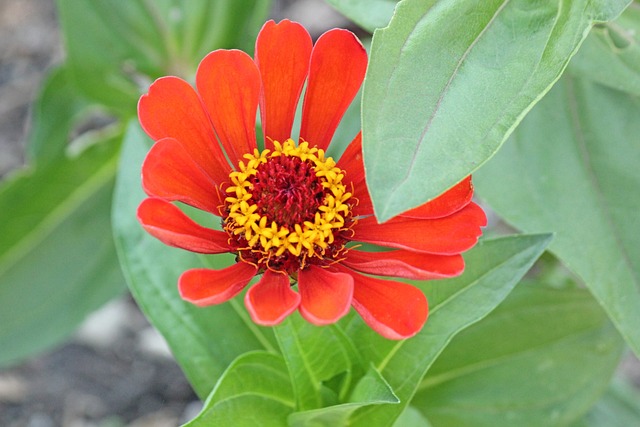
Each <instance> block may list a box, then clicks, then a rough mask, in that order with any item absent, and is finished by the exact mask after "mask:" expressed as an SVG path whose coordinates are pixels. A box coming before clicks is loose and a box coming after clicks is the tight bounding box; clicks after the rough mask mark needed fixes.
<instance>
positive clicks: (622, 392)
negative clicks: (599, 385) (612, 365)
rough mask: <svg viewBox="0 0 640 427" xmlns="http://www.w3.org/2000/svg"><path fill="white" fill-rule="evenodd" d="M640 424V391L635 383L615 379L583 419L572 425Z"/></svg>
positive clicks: (615, 426)
mask: <svg viewBox="0 0 640 427" xmlns="http://www.w3.org/2000/svg"><path fill="white" fill-rule="evenodd" d="M637 425H640V392H639V391H638V389H637V388H636V387H634V386H633V384H631V383H628V382H627V381H625V380H621V379H615V380H614V381H613V382H612V384H611V386H610V387H609V389H608V390H607V392H606V393H605V394H604V396H602V398H601V399H600V400H599V401H598V402H597V403H596V405H595V406H594V407H593V408H592V409H591V411H589V413H588V414H587V415H586V416H585V417H584V419H583V420H581V421H579V422H576V423H575V424H572V427H602V426H606V427H629V426H637Z"/></svg>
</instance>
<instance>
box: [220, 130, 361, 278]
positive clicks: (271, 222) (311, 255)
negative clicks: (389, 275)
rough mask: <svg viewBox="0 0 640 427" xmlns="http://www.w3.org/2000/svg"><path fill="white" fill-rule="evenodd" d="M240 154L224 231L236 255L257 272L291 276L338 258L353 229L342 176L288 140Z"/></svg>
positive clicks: (320, 155)
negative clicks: (235, 249)
mask: <svg viewBox="0 0 640 427" xmlns="http://www.w3.org/2000/svg"><path fill="white" fill-rule="evenodd" d="M274 147H275V148H274V150H273V151H270V150H264V151H262V152H258V150H255V151H254V153H253V154H245V155H244V156H243V157H244V159H246V161H247V163H246V164H245V163H244V161H241V162H240V163H239V165H238V166H239V170H238V171H234V172H231V173H230V174H229V179H230V181H231V185H230V186H229V187H228V188H227V189H226V192H227V193H228V196H227V197H226V198H225V207H226V212H227V216H226V217H225V219H224V228H225V230H226V231H227V233H228V234H229V236H230V237H231V240H232V241H235V245H236V247H237V251H238V256H239V258H240V259H242V260H243V261H245V262H248V263H251V264H254V265H256V266H257V267H258V268H259V269H261V270H266V269H269V270H273V271H280V272H285V273H288V274H290V275H295V272H296V271H298V270H299V269H301V268H304V267H305V265H307V264H309V263H314V264H320V265H322V264H326V263H328V262H329V263H330V262H335V261H336V260H338V258H339V256H340V254H342V253H343V252H344V251H345V247H344V244H345V242H346V239H345V237H347V236H348V235H349V234H348V233H349V230H350V227H351V226H352V225H353V222H354V221H353V219H352V215H351V203H352V202H353V199H352V197H351V193H349V192H347V191H346V187H345V185H344V184H343V183H342V179H343V178H344V172H343V171H342V170H340V168H338V167H336V163H335V162H334V161H333V159H332V158H331V157H327V158H325V156H324V151H323V150H319V149H317V148H315V147H314V148H309V145H308V143H306V142H303V143H301V144H300V145H299V146H296V144H295V143H294V142H293V140H291V139H288V140H286V141H285V142H284V143H282V144H280V143H279V142H278V141H274Z"/></svg>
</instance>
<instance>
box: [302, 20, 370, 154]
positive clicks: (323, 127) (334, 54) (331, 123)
mask: <svg viewBox="0 0 640 427" xmlns="http://www.w3.org/2000/svg"><path fill="white" fill-rule="evenodd" d="M366 69H367V52H366V50H365V49H364V47H363V46H362V44H361V43H360V41H359V40H358V38H357V37H356V36H355V35H353V33H351V32H350V31H347V30H341V29H334V30H329V31H327V32H326V33H324V34H323V35H321V36H320V38H319V39H318V41H316V44H315V46H314V47H313V52H312V54H311V63H310V64H309V82H308V84H307V93H306V94H305V97H304V104H303V105H302V125H301V127H300V138H301V139H303V140H305V141H307V142H309V145H311V146H314V145H315V146H317V147H318V148H322V149H326V148H327V147H328V146H329V143H330V142H331V138H332V137H333V134H334V132H335V130H336V127H338V124H339V123H340V120H342V116H343V115H344V113H345V111H346V110H347V108H348V107H349V104H351V101H352V100H353V97H354V96H355V95H356V93H358V89H360V85H361V84H362V80H363V79H364V74H365V71H366Z"/></svg>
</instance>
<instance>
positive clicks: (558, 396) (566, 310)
mask: <svg viewBox="0 0 640 427" xmlns="http://www.w3.org/2000/svg"><path fill="white" fill-rule="evenodd" d="M623 348H624V341H623V340H622V339H621V338H620V336H619V335H618V334H617V333H616V332H615V329H614V328H613V325H611V322H609V319H608V318H607V316H606V314H605V313H604V311H603V310H602V308H601V307H600V306H599V305H598V303H597V302H596V301H595V300H594V299H593V297H592V296H591V295H590V294H589V292H588V291H586V290H583V289H564V290H559V289H552V288H546V287H543V286H541V285H540V284H538V283H535V284H534V283H531V284H524V283H523V284H521V285H519V286H518V287H516V289H515V290H514V291H513V292H512V293H511V295H509V297H508V298H507V299H506V300H505V301H504V303H502V304H501V305H500V306H498V308H496V310H495V311H494V312H493V313H491V314H490V315H489V316H487V317H486V318H485V319H483V320H482V321H480V322H478V323H476V324H475V325H473V326H471V327H469V328H468V329H466V330H464V331H463V332H461V333H460V334H458V335H457V336H456V337H455V338H454V339H453V341H452V342H451V344H449V345H448V346H447V348H446V349H445V350H444V351H443V352H442V354H441V355H440V357H439V358H438V360H436V362H435V363H434V364H433V366H432V367H431V369H430V370H429V372H428V373H427V376H426V377H425V379H424V380H423V381H422V383H421V384H420V388H419V389H418V392H417V393H416V395H415V397H414V398H413V400H412V402H411V404H412V405H413V406H415V407H417V408H419V409H420V410H421V411H422V412H423V413H424V414H425V415H426V416H427V417H428V418H429V420H430V421H431V422H432V423H433V424H434V425H436V426H455V427H464V426H469V427H471V426H473V427H482V426H492V427H493V426H521V427H526V426H540V427H550V426H560V425H567V424H568V423H569V422H571V421H574V420H576V419H577V418H578V417H580V416H581V415H582V414H583V413H584V412H586V411H587V409H588V408H589V407H590V406H591V405H592V404H593V402H594V401H595V400H596V399H597V398H598V397H599V396H600V395H601V394H602V393H603V392H604V390H605V389H606V388H607V386H608V384H609V381H610V379H611V375H612V373H613V371H614V370H615V368H616V366H617V365H618V361H619V360H620V355H621V354H622V350H623ZM603 425H604V424H603Z"/></svg>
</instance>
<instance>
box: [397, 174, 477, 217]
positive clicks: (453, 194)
mask: <svg viewBox="0 0 640 427" xmlns="http://www.w3.org/2000/svg"><path fill="white" fill-rule="evenodd" d="M472 197H473V184H472V183H471V175H469V176H468V177H466V178H465V179H463V180H462V181H460V182H459V183H458V184H456V185H454V186H453V187H451V188H450V189H449V190H447V191H445V192H444V193H442V194H441V195H440V196H438V197H436V198H435V199H433V200H431V201H430V202H427V203H425V204H423V205H421V206H418V207H417V208H414V209H411V210H410V211H407V212H405V213H403V214H402V215H400V216H404V217H407V218H422V219H433V218H442V217H445V216H449V215H451V214H452V213H455V212H457V211H459V210H460V209H462V208H463V207H465V206H466V205H468V204H469V202H471V198H472Z"/></svg>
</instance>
